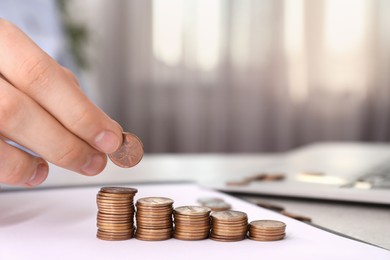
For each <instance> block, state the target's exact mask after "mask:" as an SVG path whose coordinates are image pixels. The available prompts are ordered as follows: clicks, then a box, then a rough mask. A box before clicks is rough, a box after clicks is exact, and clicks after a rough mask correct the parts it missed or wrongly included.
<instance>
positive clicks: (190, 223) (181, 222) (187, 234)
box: [173, 206, 211, 240]
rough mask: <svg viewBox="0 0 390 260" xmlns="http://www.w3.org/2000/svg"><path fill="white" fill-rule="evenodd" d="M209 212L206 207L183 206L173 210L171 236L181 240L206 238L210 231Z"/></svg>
mask: <svg viewBox="0 0 390 260" xmlns="http://www.w3.org/2000/svg"><path fill="white" fill-rule="evenodd" d="M210 212H211V210H210V209H209V208H206V207H200V206H183V207H177V208H175V210H174V213H173V216H174V223H175V231H174V233H173V237H174V238H176V239H181V240H201V239H206V238H208V236H209V233H210Z"/></svg>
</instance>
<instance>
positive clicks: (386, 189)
mask: <svg viewBox="0 0 390 260" xmlns="http://www.w3.org/2000/svg"><path fill="white" fill-rule="evenodd" d="M262 171H263V172H264V174H270V175H271V176H272V174H279V173H282V174H283V175H284V176H285V177H284V179H280V180H275V181H266V180H262V179H261V178H260V179H259V180H257V181H256V180H255V179H256V177H255V178H253V179H254V181H251V182H249V183H247V184H244V185H231V184H229V183H223V184H217V185H215V186H214V188H217V189H219V190H222V191H227V192H238V193H250V194H262V195H272V196H285V197H299V198H309V199H323V200H338V201H353V202H362V203H375V204H387V205H390V144H389V143H382V144H378V143H315V144H312V145H308V146H304V147H302V148H299V149H296V150H292V151H290V152H287V153H286V154H285V155H284V156H282V157H281V158H280V160H279V161H278V162H277V163H274V164H272V165H270V166H268V167H265V168H264V169H262Z"/></svg>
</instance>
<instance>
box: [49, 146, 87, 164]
mask: <svg viewBox="0 0 390 260" xmlns="http://www.w3.org/2000/svg"><path fill="white" fill-rule="evenodd" d="M75 147H77V146H76V145H73V146H67V147H66V148H65V149H63V150H61V151H60V152H58V153H57V154H56V155H55V158H54V160H55V164H57V165H58V166H61V167H67V166H70V165H73V164H74V162H75V161H79V160H80V158H81V156H80V151H79V150H78V149H76V148H75Z"/></svg>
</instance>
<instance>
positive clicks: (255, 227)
mask: <svg viewBox="0 0 390 260" xmlns="http://www.w3.org/2000/svg"><path fill="white" fill-rule="evenodd" d="M285 231H286V224H285V223H283V222H281V221H277V220H255V221H252V222H251V223H250V224H249V238H250V239H252V240H256V241H276V240H281V239H283V238H284V236H285V235H286V233H285Z"/></svg>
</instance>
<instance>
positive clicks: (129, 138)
mask: <svg viewBox="0 0 390 260" xmlns="http://www.w3.org/2000/svg"><path fill="white" fill-rule="evenodd" d="M143 154H144V150H143V145H142V142H141V140H140V139H139V138H138V137H137V136H136V135H134V134H132V133H127V132H123V142H122V144H121V146H120V147H119V148H118V150H116V151H115V152H113V153H110V154H108V157H109V158H110V160H111V161H112V162H113V163H115V164H116V165H118V166H119V167H123V168H130V167H133V166H135V165H137V164H138V163H139V162H140V161H141V159H142V157H143Z"/></svg>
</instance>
